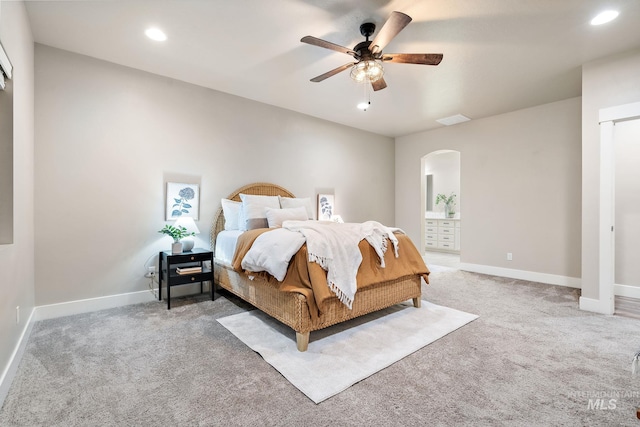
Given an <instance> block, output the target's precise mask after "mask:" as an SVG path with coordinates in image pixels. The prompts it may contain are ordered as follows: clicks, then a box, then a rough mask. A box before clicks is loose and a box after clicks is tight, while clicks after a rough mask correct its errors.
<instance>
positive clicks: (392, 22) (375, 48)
mask: <svg viewBox="0 0 640 427" xmlns="http://www.w3.org/2000/svg"><path fill="white" fill-rule="evenodd" d="M409 22H411V17H410V16H409V15H405V14H404V13H402V12H391V16H390V17H389V19H387V22H385V23H384V25H383V26H382V28H381V29H380V32H378V35H376V37H375V38H374V39H373V41H372V42H371V44H370V45H369V51H371V53H373V54H375V53H380V52H382V50H383V49H384V48H385V47H386V46H387V45H388V44H389V42H390V41H391V40H393V38H394V37H395V36H397V35H398V33H399V32H400V31H402V29H403V28H404V27H406V26H407V25H409Z"/></svg>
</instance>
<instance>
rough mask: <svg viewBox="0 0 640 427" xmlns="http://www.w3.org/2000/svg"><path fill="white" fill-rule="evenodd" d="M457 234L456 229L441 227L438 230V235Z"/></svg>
mask: <svg viewBox="0 0 640 427" xmlns="http://www.w3.org/2000/svg"><path fill="white" fill-rule="evenodd" d="M455 232H456V229H455V228H453V227H440V228H438V234H439V235H441V234H451V235H453V234H454V233H455Z"/></svg>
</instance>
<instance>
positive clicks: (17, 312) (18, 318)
mask: <svg viewBox="0 0 640 427" xmlns="http://www.w3.org/2000/svg"><path fill="white" fill-rule="evenodd" d="M19 323H20V306H17V307H16V325H17V324H19Z"/></svg>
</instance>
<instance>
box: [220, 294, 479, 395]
mask: <svg viewBox="0 0 640 427" xmlns="http://www.w3.org/2000/svg"><path fill="white" fill-rule="evenodd" d="M477 318H478V316H476V315H475V314H469V313H465V312H463V311H459V310H455V309H452V308H447V307H443V306H439V305H435V304H431V303H429V302H426V301H422V307H421V308H419V309H416V308H414V307H413V305H411V303H410V302H407V303H404V304H399V305H396V306H393V307H389V308H388V309H385V310H381V311H379V312H377V313H371V314H368V315H366V316H363V317H360V318H357V319H353V320H350V321H349V322H345V323H343V324H340V325H335V326H332V327H329V328H326V329H323V330H320V331H314V332H311V338H310V342H309V349H308V350H307V351H306V352H299V351H298V350H297V348H296V342H295V332H294V331H293V330H292V329H291V328H289V327H288V326H285V325H283V324H282V323H280V322H278V321H277V320H275V319H273V318H272V317H270V316H268V315H266V314H264V313H263V312H261V311H259V310H253V311H249V312H245V313H240V314H236V315H233V316H228V317H224V318H221V319H218V322H220V323H221V324H222V325H223V326H224V327H225V328H227V329H228V330H229V331H231V332H232V333H233V334H234V335H235V336H237V337H238V338H239V339H240V340H241V341H242V342H244V343H245V344H246V345H247V346H249V347H250V348H251V349H252V350H254V351H256V352H258V353H259V354H260V355H261V356H262V357H263V358H264V360H265V361H266V362H268V363H269V364H270V365H271V366H273V367H274V368H276V369H277V370H278V371H279V372H280V373H281V374H282V375H283V376H284V377H285V378H286V379H287V380H289V381H290V382H291V384H293V385H294V386H296V387H297V388H298V389H299V390H300V391H301V392H303V393H304V394H305V395H307V396H308V397H309V398H310V399H311V400H313V401H314V402H315V403H320V402H322V401H323V400H325V399H328V398H329V397H331V396H334V395H336V394H338V393H340V392H341V391H344V390H346V389H347V388H349V387H350V386H352V385H353V384H355V383H357V382H358V381H361V380H363V379H365V378H367V377H369V376H370V375H372V374H374V373H376V372H378V371H380V370H381V369H384V368H386V367H387V366H389V365H392V364H393V363H395V362H397V361H398V360H400V359H402V358H404V357H406V356H408V355H409V354H411V353H413V352H415V351H417V350H419V349H421V348H422V347H424V346H426V345H427V344H430V343H432V342H434V341H435V340H437V339H439V338H442V337H443V336H445V335H447V334H448V333H450V332H453V331H455V330H456V329H458V328H460V327H461V326H464V325H466V324H467V323H469V322H471V321H472V320H475V319H477Z"/></svg>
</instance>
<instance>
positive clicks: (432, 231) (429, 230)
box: [424, 227, 438, 234]
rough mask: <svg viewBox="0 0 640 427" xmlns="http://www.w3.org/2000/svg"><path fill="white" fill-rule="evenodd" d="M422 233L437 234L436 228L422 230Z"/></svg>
mask: <svg viewBox="0 0 640 427" xmlns="http://www.w3.org/2000/svg"><path fill="white" fill-rule="evenodd" d="M424 232H425V233H428V234H437V233H438V227H426V228H425V229H424Z"/></svg>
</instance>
